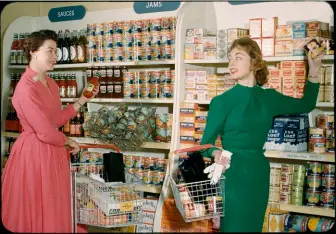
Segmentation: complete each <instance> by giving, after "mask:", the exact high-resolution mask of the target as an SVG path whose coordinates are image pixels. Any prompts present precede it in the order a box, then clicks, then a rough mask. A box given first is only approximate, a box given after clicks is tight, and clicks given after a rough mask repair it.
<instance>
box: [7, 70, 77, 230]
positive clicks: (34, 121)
mask: <svg viewBox="0 0 336 234" xmlns="http://www.w3.org/2000/svg"><path fill="white" fill-rule="evenodd" d="M35 75H36V72H35V71H33V70H32V69H30V68H29V66H27V68H26V71H25V72H24V74H23V75H22V77H21V79H20V82H19V83H18V85H17V87H16V89H15V93H14V96H13V99H12V103H13V106H14V108H15V110H16V112H17V115H18V117H19V119H20V122H21V124H22V127H23V132H22V133H21V134H20V136H19V137H18V139H17V140H16V142H15V144H14V145H13V148H12V151H11V154H10V156H9V159H8V162H7V164H6V167H5V169H4V171H3V175H2V222H3V224H4V226H5V227H6V228H7V229H8V230H10V231H12V232H35V233H36V232H52V233H56V232H58V233H59V232H63V233H69V232H71V231H72V218H71V206H70V205H71V196H70V168H69V160H68V157H67V154H66V150H65V147H64V144H65V141H66V136H65V135H64V134H63V133H62V132H60V131H58V128H59V127H60V126H62V125H64V124H65V122H66V121H67V120H69V119H71V118H73V117H75V116H76V111H75V110H74V108H73V107H72V105H69V106H68V107H67V108H66V109H65V110H61V100H60V97H59V91H58V86H57V84H56V82H55V81H54V80H53V79H52V78H50V77H47V78H46V79H47V83H48V86H49V89H47V88H46V87H45V86H44V85H43V84H42V83H41V82H40V81H37V82H35V81H34V80H33V77H35ZM78 231H83V230H82V229H81V230H78Z"/></svg>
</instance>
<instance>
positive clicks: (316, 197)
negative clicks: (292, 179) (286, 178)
mask: <svg viewBox="0 0 336 234" xmlns="http://www.w3.org/2000/svg"><path fill="white" fill-rule="evenodd" d="M320 196H321V192H320V191H317V190H314V189H307V191H306V200H305V201H306V205H307V206H320Z"/></svg>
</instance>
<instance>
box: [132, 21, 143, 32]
mask: <svg viewBox="0 0 336 234" xmlns="http://www.w3.org/2000/svg"><path fill="white" fill-rule="evenodd" d="M142 27H143V21H142V20H135V21H134V25H133V32H138V33H139V32H142Z"/></svg>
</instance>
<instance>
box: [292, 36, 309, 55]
mask: <svg viewBox="0 0 336 234" xmlns="http://www.w3.org/2000/svg"><path fill="white" fill-rule="evenodd" d="M305 44H306V38H300V39H294V40H293V55H294V56H301V55H304V54H305V50H304V45H305Z"/></svg>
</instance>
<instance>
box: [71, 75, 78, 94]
mask: <svg viewBox="0 0 336 234" xmlns="http://www.w3.org/2000/svg"><path fill="white" fill-rule="evenodd" d="M72 82H73V94H72V96H73V97H74V98H76V97H77V95H78V84H77V79H76V74H75V73H73V74H72Z"/></svg>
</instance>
